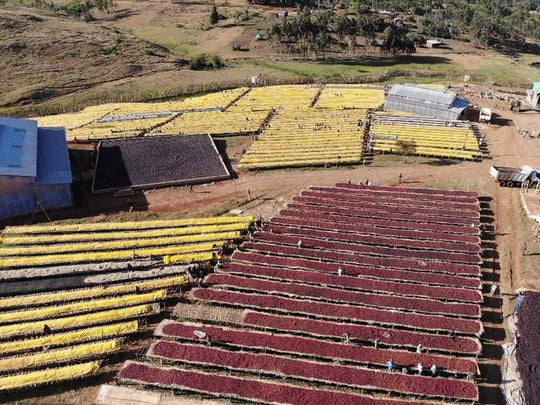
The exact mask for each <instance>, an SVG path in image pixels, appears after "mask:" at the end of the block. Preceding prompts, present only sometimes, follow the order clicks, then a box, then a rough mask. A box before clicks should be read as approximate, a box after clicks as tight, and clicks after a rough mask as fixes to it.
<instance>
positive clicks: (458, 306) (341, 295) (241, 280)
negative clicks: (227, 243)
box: [206, 274, 480, 318]
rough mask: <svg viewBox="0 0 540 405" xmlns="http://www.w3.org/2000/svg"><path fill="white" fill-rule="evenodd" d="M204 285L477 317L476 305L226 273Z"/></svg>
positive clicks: (212, 277) (214, 277) (211, 277)
mask: <svg viewBox="0 0 540 405" xmlns="http://www.w3.org/2000/svg"><path fill="white" fill-rule="evenodd" d="M206 282H207V283H210V284H215V285H216V286H217V287H219V288H232V289H239V290H244V291H249V292H255V293H258V294H279V295H285V296H289V297H293V298H303V299H312V300H313V299H314V300H324V301H329V302H340V303H346V304H348V305H353V306H368V307H377V308H390V309H395V310H402V311H412V312H420V313H428V314H444V315H448V316H462V317H476V318H479V317H480V306H479V305H478V304H470V303H456V302H441V301H436V300H431V299H426V298H411V297H396V296H388V295H382V294H373V293H363V292H358V291H350V290H343V289H339V288H329V287H327V286H324V287H319V286H311V285H306V284H300V283H293V282H280V281H270V280H261V279H256V278H246V277H240V276H238V275H229V274H212V275H210V276H209V277H207V278H206Z"/></svg>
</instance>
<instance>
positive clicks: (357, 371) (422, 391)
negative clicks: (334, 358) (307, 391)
mask: <svg viewBox="0 0 540 405" xmlns="http://www.w3.org/2000/svg"><path fill="white" fill-rule="evenodd" d="M147 355H148V356H150V357H154V358H159V359H165V360H170V361H173V362H181V363H188V364H196V365H199V366H213V367H220V368H225V369H228V370H235V371H247V372H257V373H263V374H267V375H271V376H282V377H290V378H298V379H302V380H308V381H320V382H324V383H330V384H338V385H345V386H351V387H355V388H360V389H366V390H377V391H385V392H397V393H405V394H410V395H422V396H431V397H440V398H456V399H466V400H476V399H477V398H478V390H477V388H476V385H475V384H474V383H473V382H471V381H466V380H457V379H449V378H430V377H424V376H419V375H408V374H402V373H387V372H381V371H376V370H370V369H362V368H359V367H351V366H341V365H334V364H330V363H321V362H315V361H307V360H300V359H292V358H288V357H281V356H277V355H270V354H255V353H249V352H242V351H234V352H232V351H227V350H223V349H220V348H215V347H206V346H201V345H191V344H186V343H182V344H180V343H176V342H167V341H158V342H155V343H153V344H152V346H151V347H150V349H149V350H148V353H147Z"/></svg>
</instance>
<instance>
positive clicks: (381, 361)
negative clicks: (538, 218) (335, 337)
mask: <svg viewBox="0 0 540 405" xmlns="http://www.w3.org/2000/svg"><path fill="white" fill-rule="evenodd" d="M195 331H202V332H203V333H205V334H206V335H208V336H210V339H211V342H212V346H215V345H220V346H226V347H228V346H233V347H237V348H243V349H254V350H258V351H260V350H262V351H264V352H266V351H267V350H268V351H275V352H278V353H289V354H293V355H302V356H307V357H312V358H322V359H326V360H329V361H335V360H343V361H347V362H352V363H359V364H367V365H377V366H379V367H385V366H386V362H387V361H388V359H392V361H394V362H395V363H396V364H399V365H402V366H404V367H410V368H412V367H415V366H416V365H417V364H418V363H419V362H420V363H422V364H430V365H431V364H437V366H438V367H439V368H440V369H441V370H443V371H444V372H447V373H457V374H469V373H476V372H477V365H476V362H475V361H474V360H472V359H467V358H459V357H451V356H448V355H436V354H425V353H413V352H409V351H404V350H393V349H383V348H374V347H366V346H359V345H351V344H346V343H336V342H331V341H324V340H320V339H315V338H312V337H309V338H308V337H303V336H294V335H290V334H275V333H268V332H257V331H253V330H247V329H233V328H225V327H221V326H208V325H201V324H198V323H190V322H173V321H168V320H167V321H163V322H162V323H161V324H160V325H159V326H158V328H157V330H156V335H158V336H161V337H164V338H169V339H181V340H189V341H197V340H198V338H197V337H196V335H195V334H194V332H195Z"/></svg>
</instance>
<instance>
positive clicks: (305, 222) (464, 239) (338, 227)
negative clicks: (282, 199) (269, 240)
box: [270, 215, 480, 246]
mask: <svg viewBox="0 0 540 405" xmlns="http://www.w3.org/2000/svg"><path fill="white" fill-rule="evenodd" d="M336 218H339V217H333V218H327V219H318V220H315V219H313V218H311V216H307V215H305V216H303V218H293V217H275V218H273V219H272V220H271V222H270V225H283V226H295V227H301V228H308V229H310V230H311V229H319V230H323V229H324V230H329V231H339V232H346V233H352V234H354V235H357V234H363V235H374V236H392V237H397V238H403V239H412V240H422V241H424V240H427V241H444V242H451V243H459V244H463V245H465V244H472V245H476V246H477V245H478V244H479V243H480V238H479V237H478V236H474V235H458V234H452V233H446V232H444V231H439V232H433V231H430V230H427V231H421V230H417V229H400V228H385V227H383V226H379V225H371V224H364V223H358V224H351V223H350V221H341V222H338V220H337V219H336Z"/></svg>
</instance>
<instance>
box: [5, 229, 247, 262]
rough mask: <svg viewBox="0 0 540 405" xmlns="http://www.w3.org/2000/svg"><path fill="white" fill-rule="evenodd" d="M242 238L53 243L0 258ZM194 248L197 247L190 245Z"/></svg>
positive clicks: (7, 249) (234, 235)
mask: <svg viewBox="0 0 540 405" xmlns="http://www.w3.org/2000/svg"><path fill="white" fill-rule="evenodd" d="M241 236H242V233H241V232H239V231H235V232H220V233H203V234H196V235H185V236H173V237H170V236H169V237H164V238H159V237H154V238H151V239H140V238H137V237H135V239H123V240H118V241H99V242H78V243H55V244H49V245H41V244H37V245H26V246H6V247H0V257H12V256H38V255H52V254H60V253H74V252H100V251H115V250H125V249H144V248H153V247H155V248H161V247H166V246H171V247H173V246H174V247H176V246H180V245H185V244H195V243H197V244H199V243H202V242H216V243H219V242H222V241H225V240H236V239H238V238H240V237H241ZM190 246H194V247H196V246H197V245H190Z"/></svg>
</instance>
